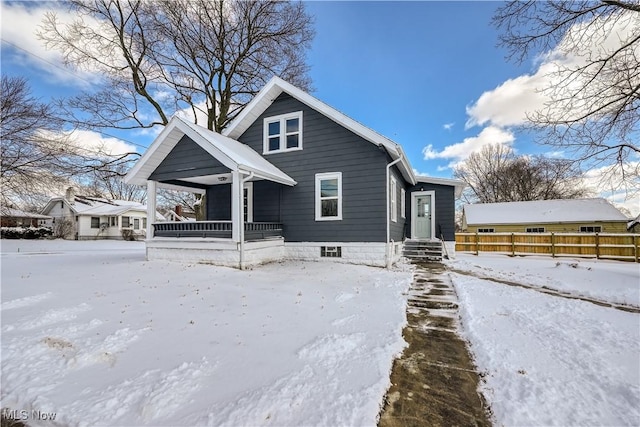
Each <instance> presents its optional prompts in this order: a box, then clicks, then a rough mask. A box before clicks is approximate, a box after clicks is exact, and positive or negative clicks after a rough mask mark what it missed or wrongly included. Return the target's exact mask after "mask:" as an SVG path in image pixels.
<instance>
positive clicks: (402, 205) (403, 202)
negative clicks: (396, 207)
mask: <svg viewBox="0 0 640 427" xmlns="http://www.w3.org/2000/svg"><path fill="white" fill-rule="evenodd" d="M406 193H407V192H406V191H405V190H404V188H401V189H400V216H401V217H402V218H406V217H407V209H406V206H405V205H406V202H407V195H406Z"/></svg>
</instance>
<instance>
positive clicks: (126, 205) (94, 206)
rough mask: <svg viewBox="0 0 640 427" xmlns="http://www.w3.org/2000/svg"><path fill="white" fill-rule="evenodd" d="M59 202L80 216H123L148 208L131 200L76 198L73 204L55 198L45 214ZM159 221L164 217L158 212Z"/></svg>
mask: <svg viewBox="0 0 640 427" xmlns="http://www.w3.org/2000/svg"><path fill="white" fill-rule="evenodd" d="M58 201H64V202H65V203H66V204H67V205H68V206H69V207H70V208H71V209H72V210H73V211H74V212H75V213H77V214H78V215H101V216H109V215H113V216H115V215H121V214H123V213H126V212H129V211H136V212H146V211H147V206H146V205H143V204H142V203H140V202H132V201H130V200H109V199H105V198H101V197H90V196H75V198H74V200H73V203H71V202H70V201H69V200H67V199H65V198H64V197H54V198H52V199H51V200H49V203H47V206H46V207H45V208H44V210H43V212H49V210H50V206H52V204H53V203H55V202H58ZM156 215H157V216H158V219H161V218H162V219H163V218H164V217H163V216H162V215H160V214H159V213H157V212H156Z"/></svg>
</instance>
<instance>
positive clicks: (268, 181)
mask: <svg viewBox="0 0 640 427" xmlns="http://www.w3.org/2000/svg"><path fill="white" fill-rule="evenodd" d="M125 182H127V183H129V184H138V185H146V186H147V198H148V207H149V211H150V212H153V211H154V209H155V204H156V192H157V188H159V187H162V188H170V189H171V188H172V189H177V190H187V191H191V192H195V193H200V194H205V195H206V198H205V200H206V214H207V221H195V222H170V223H160V224H152V223H151V222H149V224H148V230H147V236H149V238H148V239H147V241H146V242H147V256H148V258H149V259H184V260H191V261H200V262H210V263H215V264H222V265H230V266H235V267H240V268H244V267H246V266H248V265H255V264H259V263H262V262H267V261H274V260H282V259H302V260H321V259H327V260H336V261H343V262H350V263H361V264H369V265H379V266H385V265H386V266H390V265H391V264H392V263H393V262H394V261H396V260H398V259H399V258H400V257H401V255H402V245H403V241H404V240H405V239H407V238H409V239H422V240H435V239H440V238H442V239H443V240H444V241H445V242H447V245H448V246H447V248H448V249H449V251H450V252H452V251H453V250H454V247H455V243H454V242H455V234H454V233H455V230H454V227H455V226H454V210H455V207H454V200H455V197H456V195H457V194H459V192H460V191H461V190H462V187H463V184H462V183H461V182H460V181H454V180H449V179H439V178H429V177H418V176H416V175H415V174H414V172H413V169H412V168H411V165H410V164H409V161H408V160H407V157H406V156H405V154H404V152H403V150H402V148H401V147H400V146H399V145H398V144H396V143H395V142H393V141H391V140H389V139H387V138H386V137H384V136H382V135H380V134H378V133H376V132H374V131H373V130H371V129H369V128H367V127H365V126H363V125H362V124H360V123H358V122H356V121H354V120H353V119H351V118H349V117H347V116H345V115H344V114H342V113H340V112H339V111H337V110H335V109H334V108H331V107H329V106H328V105H326V104H324V103H322V102H321V101H319V100H318V99H316V98H314V97H313V96H311V95H309V94H307V93H306V92H304V91H302V90H300V89H298V88H296V87H294V86H292V85H291V84H289V83H287V82H285V81H283V80H282V79H280V78H277V77H274V78H273V79H272V80H270V81H269V83H267V85H266V86H265V87H264V88H263V89H262V90H261V91H260V92H259V93H258V94H257V95H256V97H255V98H254V99H253V100H252V101H251V102H250V103H249V104H248V105H247V106H246V107H245V108H244V110H243V111H242V112H241V113H240V114H239V115H238V117H236V119H235V120H234V121H233V122H232V123H231V124H230V125H229V127H228V128H227V129H226V130H225V131H224V132H223V134H219V133H216V132H212V131H209V130H207V129H205V128H203V127H200V126H197V125H194V124H192V123H189V122H187V121H185V120H183V119H181V118H179V117H173V118H172V119H171V121H170V122H169V123H168V124H167V125H166V126H165V128H164V130H163V131H162V132H161V133H160V135H158V137H157V138H156V140H155V141H154V142H153V143H152V144H151V145H150V146H149V148H148V150H147V151H146V152H145V153H144V154H143V156H142V157H141V158H140V160H138V162H137V163H136V164H135V165H134V167H133V168H132V169H131V170H130V171H129V173H128V174H127V176H126V177H125Z"/></svg>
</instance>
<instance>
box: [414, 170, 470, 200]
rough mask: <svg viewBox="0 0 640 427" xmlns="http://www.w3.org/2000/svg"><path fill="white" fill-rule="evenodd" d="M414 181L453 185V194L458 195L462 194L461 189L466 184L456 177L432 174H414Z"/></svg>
mask: <svg viewBox="0 0 640 427" xmlns="http://www.w3.org/2000/svg"><path fill="white" fill-rule="evenodd" d="M416 181H417V182H418V183H420V182H424V183H425V184H439V185H448V186H451V187H455V196H456V197H460V196H461V195H462V190H464V187H465V186H466V184H465V183H464V181H459V180H457V179H449V178H436V177H433V176H424V175H416Z"/></svg>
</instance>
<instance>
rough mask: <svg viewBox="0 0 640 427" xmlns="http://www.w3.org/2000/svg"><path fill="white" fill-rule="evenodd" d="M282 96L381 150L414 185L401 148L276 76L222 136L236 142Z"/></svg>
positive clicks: (414, 180)
mask: <svg viewBox="0 0 640 427" xmlns="http://www.w3.org/2000/svg"><path fill="white" fill-rule="evenodd" d="M283 92H285V93H287V94H289V95H291V96H292V97H294V98H295V99H297V100H298V101H300V102H302V103H303V104H306V105H308V106H309V107H311V108H313V109H314V110H316V111H318V112H319V113H321V114H323V115H324V116H326V117H328V118H329V119H331V120H333V121H334V122H336V123H338V124H339V125H341V126H343V127H344V128H346V129H348V130H350V131H351V132H353V133H355V134H356V135H358V136H360V137H362V138H364V139H365V140H367V141H369V142H371V143H372V144H375V145H377V146H379V147H384V148H385V150H386V151H387V153H389V155H390V156H391V158H392V159H393V160H397V159H400V162H399V163H398V166H399V169H400V172H401V173H402V176H403V177H404V178H405V179H406V180H407V182H410V183H411V184H415V183H416V177H415V175H414V173H413V169H412V168H411V166H410V165H409V161H408V160H407V156H406V155H405V154H404V151H403V150H402V147H401V146H400V145H398V144H397V143H395V142H394V141H392V140H390V139H389V138H387V137H385V136H382V135H380V134H379V133H377V132H376V131H374V130H372V129H370V128H368V127H366V126H364V125H363V124H361V123H359V122H357V121H355V120H353V119H352V118H350V117H348V116H347V115H345V114H343V113H341V112H340V111H338V110H336V109H335V108H333V107H330V106H329V105H327V104H325V103H324V102H322V101H320V100H319V99H317V98H315V97H313V96H311V95H309V94H308V93H306V92H305V91H303V90H301V89H298V88H297V87H295V86H294V85H292V84H291V83H288V82H286V81H284V80H282V79H281V78H279V77H277V76H274V77H273V78H271V80H269V82H268V83H267V84H266V85H265V86H264V87H263V88H262V89H261V90H260V92H258V94H257V95H256V96H255V97H254V98H253V99H252V100H251V102H249V103H248V104H247V105H246V106H245V107H244V109H243V110H242V111H241V112H240V114H238V116H237V117H236V118H235V119H234V120H233V121H232V122H231V123H230V124H229V126H227V128H226V129H225V130H224V131H223V132H222V134H223V135H226V136H228V137H230V138H234V139H237V138H239V137H240V136H241V135H242V134H243V133H244V132H245V131H246V130H247V129H248V128H249V126H251V124H252V123H254V122H255V121H256V120H257V119H258V117H260V115H261V114H262V113H264V112H265V111H266V109H267V108H269V106H270V105H271V104H272V103H273V101H274V100H275V99H276V98H277V97H278V96H279V95H280V94H281V93H283Z"/></svg>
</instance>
